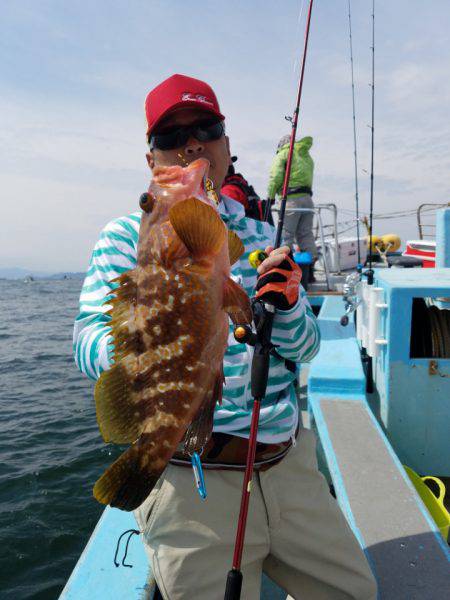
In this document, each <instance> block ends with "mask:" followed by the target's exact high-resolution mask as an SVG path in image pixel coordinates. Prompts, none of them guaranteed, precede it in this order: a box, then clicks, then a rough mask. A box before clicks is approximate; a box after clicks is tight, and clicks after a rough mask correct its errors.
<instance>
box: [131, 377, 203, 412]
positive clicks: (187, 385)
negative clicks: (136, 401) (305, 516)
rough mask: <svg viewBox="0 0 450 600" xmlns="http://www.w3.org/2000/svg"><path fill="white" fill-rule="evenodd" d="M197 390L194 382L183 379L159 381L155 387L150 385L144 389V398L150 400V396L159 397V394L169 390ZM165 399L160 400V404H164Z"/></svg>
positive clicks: (161, 394)
mask: <svg viewBox="0 0 450 600" xmlns="http://www.w3.org/2000/svg"><path fill="white" fill-rule="evenodd" d="M194 390H195V384H194V382H192V381H191V382H186V381H185V380H182V381H166V382H159V383H158V384H157V385H156V386H154V387H149V388H147V389H145V390H144V392H143V395H142V399H143V400H148V399H150V398H157V397H158V396H163V395H164V394H167V393H169V392H193V391H194ZM164 404H165V403H164V401H163V400H160V401H158V405H159V406H164Z"/></svg>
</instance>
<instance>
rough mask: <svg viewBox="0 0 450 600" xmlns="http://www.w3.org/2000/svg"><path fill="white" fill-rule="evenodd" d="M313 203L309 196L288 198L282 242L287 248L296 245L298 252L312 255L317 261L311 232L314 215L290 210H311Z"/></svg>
mask: <svg viewBox="0 0 450 600" xmlns="http://www.w3.org/2000/svg"><path fill="white" fill-rule="evenodd" d="M313 207H314V203H313V201H312V198H311V196H310V195H309V194H301V195H299V196H288V199H287V202H286V212H285V215H284V228H283V241H284V243H285V244H286V245H287V246H291V247H292V245H293V244H294V243H297V244H298V245H299V246H300V250H302V251H307V252H310V253H311V254H312V257H313V259H314V260H315V259H317V248H316V243H315V241H314V234H313V231H312V226H313V219H314V213H312V212H294V211H292V210H289V209H292V208H313Z"/></svg>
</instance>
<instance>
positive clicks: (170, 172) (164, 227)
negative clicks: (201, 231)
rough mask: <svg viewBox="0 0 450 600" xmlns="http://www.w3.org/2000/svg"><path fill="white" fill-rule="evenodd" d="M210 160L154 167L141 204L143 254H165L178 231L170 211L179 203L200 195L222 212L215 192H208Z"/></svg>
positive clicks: (200, 198)
mask: <svg viewBox="0 0 450 600" xmlns="http://www.w3.org/2000/svg"><path fill="white" fill-rule="evenodd" d="M209 165H210V163H209V161H208V160H207V159H206V158H198V159H197V160H195V161H193V162H192V163H190V164H188V165H186V166H185V167H182V166H180V165H171V166H157V167H155V168H154V169H153V179H152V181H151V183H150V187H149V189H148V192H147V193H146V194H142V196H141V199H140V206H141V208H142V210H143V213H142V219H141V226H140V234H139V240H140V241H139V245H140V252H139V254H142V256H144V254H147V253H148V252H149V251H151V254H153V256H155V255H158V256H161V254H162V252H163V248H166V247H167V246H168V245H169V244H170V242H171V240H172V237H173V236H174V235H175V234H174V232H173V229H172V227H171V225H170V223H169V211H170V209H171V208H172V207H173V206H174V205H175V204H177V203H179V202H182V201H183V200H187V199H189V198H196V199H198V200H200V201H201V202H204V203H205V204H208V206H211V207H213V208H214V209H215V210H216V212H218V205H217V203H216V202H215V201H214V200H213V198H212V195H210V193H207V192H206V182H207V176H208V170H209Z"/></svg>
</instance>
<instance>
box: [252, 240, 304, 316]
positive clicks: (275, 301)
mask: <svg viewBox="0 0 450 600" xmlns="http://www.w3.org/2000/svg"><path fill="white" fill-rule="evenodd" d="M265 252H266V254H268V257H267V258H266V259H265V260H263V262H262V263H261V264H260V265H259V267H258V274H259V276H258V281H257V282H256V288H255V289H256V297H257V298H261V299H262V300H264V301H265V302H268V303H270V304H272V305H273V306H275V308H278V309H279V310H289V309H290V308H292V307H293V306H294V305H295V304H296V303H297V300H298V292H299V285H300V280H301V278H302V271H301V269H300V268H299V267H298V265H296V264H295V262H294V261H293V260H292V259H291V258H289V254H290V252H291V251H290V249H289V247H288V246H281V247H280V248H277V249H276V250H274V249H273V247H272V246H268V247H267V248H266V250H265Z"/></svg>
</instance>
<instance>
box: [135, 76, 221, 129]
mask: <svg viewBox="0 0 450 600" xmlns="http://www.w3.org/2000/svg"><path fill="white" fill-rule="evenodd" d="M189 106H192V107H193V108H200V109H201V110H205V111H207V112H210V113H212V114H213V115H215V116H216V117H218V118H219V119H221V120H223V119H225V117H224V116H223V115H222V113H221V112H220V108H219V103H218V102H217V98H216V95H215V93H214V92H213V90H212V88H211V87H210V86H209V85H208V84H207V83H205V82H204V81H200V79H194V78H193V77H187V76H186V75H172V77H169V78H168V79H165V80H164V81H163V82H162V83H160V84H159V85H157V86H156V87H155V88H154V89H153V90H152V91H151V92H149V93H148V95H147V98H146V99H145V116H146V118H147V135H150V133H151V132H152V131H153V129H154V128H155V127H156V125H157V124H158V123H159V122H160V121H161V119H162V118H163V117H165V116H166V115H167V114H169V113H170V112H172V111H173V110H175V109H177V108H184V107H189Z"/></svg>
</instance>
